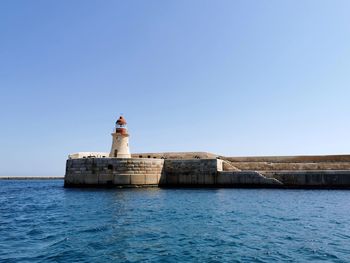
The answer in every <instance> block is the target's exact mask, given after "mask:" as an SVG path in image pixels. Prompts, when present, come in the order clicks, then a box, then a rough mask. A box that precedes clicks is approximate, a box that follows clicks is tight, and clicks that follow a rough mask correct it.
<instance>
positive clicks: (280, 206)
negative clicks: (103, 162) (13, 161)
mask: <svg viewBox="0 0 350 263" xmlns="http://www.w3.org/2000/svg"><path fill="white" fill-rule="evenodd" d="M62 186H63V182H62V181H58V180H53V181H0V262H16V263H17V262H140V261H146V262H308V261H314V262H319V261H327V262H349V261H350V245H349V239H350V227H349V225H348V222H349V214H348V212H347V211H349V204H348V200H349V197H350V192H349V191H304V190H288V191H283V190H264V189H256V190H248V189H167V190H163V189H108V190H102V189H64V188H63V187H62Z"/></svg>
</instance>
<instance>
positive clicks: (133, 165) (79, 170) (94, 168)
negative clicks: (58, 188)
mask: <svg viewBox="0 0 350 263" xmlns="http://www.w3.org/2000/svg"><path fill="white" fill-rule="evenodd" d="M163 164H164V160H162V159H139V158H138V159H133V158H131V159H120V158H118V159H117V158H86V159H85V158H84V159H69V160H67V164H66V175H65V186H138V185H139V186H142V185H148V186H150V185H158V183H159V180H160V177H161V173H162V169H163Z"/></svg>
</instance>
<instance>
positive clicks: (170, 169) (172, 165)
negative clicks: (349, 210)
mask: <svg viewBox="0 0 350 263" xmlns="http://www.w3.org/2000/svg"><path fill="white" fill-rule="evenodd" d="M65 186H66V187H74V186H75V187H83V186H120V187H142V186H160V187H237V188H239V187H261V188H266V187H268V188H329V189H331V188H349V189H350V170H312V171H311V170H289V171H284V170H274V171H270V170H265V171H252V170H251V171H249V170H239V169H237V168H236V167H235V166H232V163H231V162H228V161H226V160H220V159H155V158H130V159H119V158H118V159H117V158H84V159H69V160H67V166H66V175H65Z"/></svg>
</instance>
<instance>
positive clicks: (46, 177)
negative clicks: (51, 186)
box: [0, 176, 64, 180]
mask: <svg viewBox="0 0 350 263" xmlns="http://www.w3.org/2000/svg"><path fill="white" fill-rule="evenodd" d="M63 179H64V176H0V180H63Z"/></svg>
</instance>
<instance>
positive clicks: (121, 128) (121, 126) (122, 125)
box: [115, 116, 128, 134]
mask: <svg viewBox="0 0 350 263" xmlns="http://www.w3.org/2000/svg"><path fill="white" fill-rule="evenodd" d="M127 129H128V128H127V125H126V120H125V119H124V117H123V116H120V117H119V119H118V120H117V121H116V123H115V132H116V133H120V134H128V130H127Z"/></svg>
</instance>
